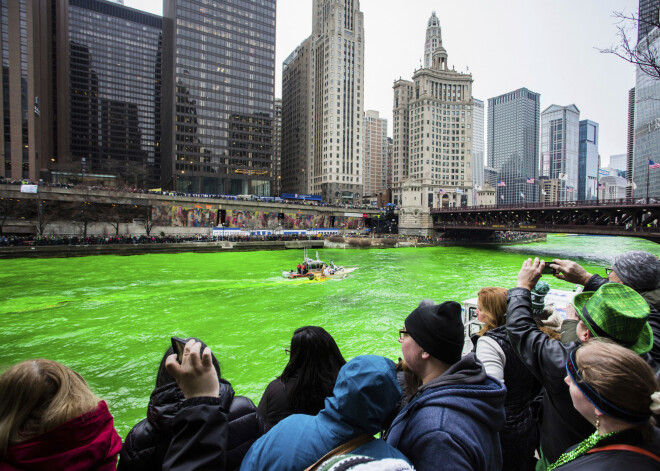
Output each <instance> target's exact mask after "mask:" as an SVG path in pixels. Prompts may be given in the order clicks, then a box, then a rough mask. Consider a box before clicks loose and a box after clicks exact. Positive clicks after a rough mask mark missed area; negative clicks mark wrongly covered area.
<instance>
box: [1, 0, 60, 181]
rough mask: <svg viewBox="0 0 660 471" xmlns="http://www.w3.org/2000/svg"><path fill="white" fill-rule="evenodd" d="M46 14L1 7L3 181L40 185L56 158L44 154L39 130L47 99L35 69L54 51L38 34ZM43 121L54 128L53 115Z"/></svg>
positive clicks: (25, 0) (20, 3)
mask: <svg viewBox="0 0 660 471" xmlns="http://www.w3.org/2000/svg"><path fill="white" fill-rule="evenodd" d="M40 7H41V8H40ZM43 10H44V8H43V6H41V5H33V2H32V1H29V0H13V1H3V2H0V16H1V18H0V21H1V24H0V27H1V29H2V31H1V33H2V34H1V35H0V42H2V47H1V48H0V54H2V77H0V80H2V90H3V93H2V96H0V104H1V109H2V112H1V113H0V125H1V126H2V133H0V149H2V152H3V154H4V156H3V158H2V161H1V162H0V177H1V176H4V177H6V178H11V179H15V180H21V179H24V178H27V179H30V180H33V181H34V180H37V179H38V178H39V170H40V168H41V167H43V166H44V163H45V159H47V158H50V153H49V152H48V150H45V151H43V150H42V151H41V152H40V150H41V139H39V136H37V134H38V130H37V129H35V128H36V127H38V126H40V125H41V124H42V123H41V118H40V113H41V109H42V106H41V103H42V102H41V101H40V100H41V99H45V98H46V97H45V96H42V95H40V94H39V90H38V86H39V83H38V81H39V77H38V74H37V73H35V68H38V67H39V66H40V65H42V62H41V61H42V60H44V61H48V60H49V51H51V48H50V45H49V44H48V42H50V41H51V38H50V37H47V36H46V34H45V33H46V32H44V36H42V37H41V38H40V37H39V34H38V33H39V30H38V28H39V26H41V24H40V22H39V18H38V16H39V14H40V13H41V14H43V13H44V12H43ZM46 13H48V12H46ZM42 24H43V23H42ZM35 28H37V29H36V30H35ZM45 41H47V42H45ZM42 48H43V49H42ZM43 73H44V74H50V69H48V70H43ZM43 119H44V120H46V121H45V124H46V125H48V123H50V122H52V116H50V115H49V114H46V115H44V117H43Z"/></svg>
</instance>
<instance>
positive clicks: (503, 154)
mask: <svg viewBox="0 0 660 471" xmlns="http://www.w3.org/2000/svg"><path fill="white" fill-rule="evenodd" d="M540 113H541V95H540V94H538V93H534V92H532V91H530V90H528V89H527V88H520V89H518V90H515V91H513V92H509V93H505V94H504V95H500V96H497V97H494V98H489V99H488V129H487V135H488V137H487V145H488V166H489V167H491V168H493V169H495V170H496V171H497V172H498V181H499V182H501V183H500V184H499V186H497V204H502V203H504V204H519V203H522V202H536V201H538V198H539V190H538V183H537V181H536V180H537V177H538V169H539V125H540ZM528 179H530V180H528ZM531 180H534V182H535V183H528V181H530V182H531Z"/></svg>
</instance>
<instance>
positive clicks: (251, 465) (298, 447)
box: [241, 355, 407, 471]
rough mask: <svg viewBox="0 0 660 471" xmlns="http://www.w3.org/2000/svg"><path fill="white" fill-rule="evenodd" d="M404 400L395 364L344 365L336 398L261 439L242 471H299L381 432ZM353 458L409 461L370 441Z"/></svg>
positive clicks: (367, 358) (358, 361) (366, 360)
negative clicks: (350, 442)
mask: <svg viewBox="0 0 660 471" xmlns="http://www.w3.org/2000/svg"><path fill="white" fill-rule="evenodd" d="M400 397H401V389H400V388H399V385H398V383H397V380H396V372H395V367H394V363H393V362H392V361H391V360H388V359H387V358H383V357H379V356H371V355H364V356H359V357H356V358H354V359H353V360H351V361H349V362H348V363H346V364H345V365H344V366H343V367H342V368H341V370H340V371H339V375H338V376H337V382H336V383H335V387H334V390H333V396H332V397H328V398H326V400H325V408H324V409H322V410H321V411H320V412H319V413H318V414H317V415H315V416H311V415H303V414H294V415H290V416H289V417H287V418H285V419H284V420H282V421H281V422H279V423H278V424H277V425H275V427H273V428H272V429H270V431H269V432H268V433H267V434H266V435H264V436H263V437H261V438H260V439H259V440H257V441H256V442H255V443H254V445H252V448H250V451H248V454H247V455H245V459H244V460H243V464H242V465H241V470H242V471H245V470H247V471H268V470H277V471H287V470H291V471H300V470H303V469H305V468H307V467H308V466H310V465H312V464H314V463H315V462H316V461H317V460H319V459H320V458H321V457H323V456H324V455H325V454H326V453H328V452H329V451H331V450H333V449H335V448H336V447H338V446H339V445H342V444H344V443H346V442H348V441H349V440H352V439H353V438H355V437H357V436H359V435H362V434H368V435H372V436H373V435H374V434H375V433H377V432H378V431H379V430H381V428H382V426H383V424H384V423H385V422H386V421H387V419H388V416H390V414H392V412H393V411H394V409H395V407H396V404H397V402H398V401H399V399H400ZM351 453H354V454H358V455H366V456H370V457H372V458H399V459H404V460H406V461H407V459H406V458H405V456H403V454H402V453H400V452H399V451H397V450H396V449H394V448H392V447H391V446H389V445H388V444H387V443H385V442H384V441H383V440H377V439H374V440H371V441H370V442H368V443H366V444H365V445H362V446H360V447H358V448H356V449H355V450H354V451H352V452H351Z"/></svg>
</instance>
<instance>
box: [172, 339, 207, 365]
mask: <svg viewBox="0 0 660 471" xmlns="http://www.w3.org/2000/svg"><path fill="white" fill-rule="evenodd" d="M191 338H192V337H191ZM189 340H190V338H188V339H182V338H180V337H172V349H173V350H174V353H176V361H177V362H178V363H179V365H180V364H181V359H182V358H183V349H184V348H185V346H186V344H187V343H188V341H189ZM198 342H199V343H201V344H202V346H201V348H200V350H199V355H200V356H202V354H203V353H204V349H205V348H206V344H205V343H204V342H202V341H201V340H198Z"/></svg>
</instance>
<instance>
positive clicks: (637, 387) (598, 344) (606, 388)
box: [575, 338, 660, 427]
mask: <svg viewBox="0 0 660 471" xmlns="http://www.w3.org/2000/svg"><path fill="white" fill-rule="evenodd" d="M575 355H576V357H575V360H576V363H577V367H578V371H579V373H580V376H582V378H583V380H584V382H586V383H587V384H588V385H589V386H590V387H591V388H592V389H593V390H594V391H596V393H598V395H599V396H601V397H602V398H604V399H606V400H607V401H608V402H611V403H612V404H614V405H615V406H618V407H620V408H622V409H624V410H629V411H631V412H638V413H642V414H643V413H646V412H648V411H649V407H650V406H651V401H652V400H651V395H652V394H653V393H654V392H656V391H658V390H660V385H659V384H658V382H657V380H656V378H655V376H654V375H653V370H652V369H651V367H650V366H649V365H648V364H647V363H646V362H645V361H644V360H643V359H642V358H641V357H640V356H639V355H637V354H636V353H635V352H633V351H632V350H630V349H628V348H626V347H622V346H621V345H618V344H616V343H614V342H613V341H612V340H609V339H605V338H592V339H589V341H587V342H585V343H584V344H583V345H582V347H580V348H579V349H578V350H577V352H576V354H575ZM644 426H646V427H648V426H649V425H648V424H645V425H643V426H642V427H644Z"/></svg>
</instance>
